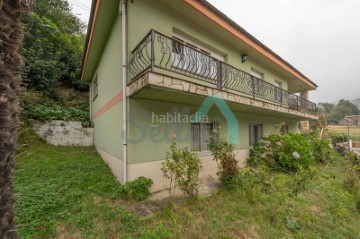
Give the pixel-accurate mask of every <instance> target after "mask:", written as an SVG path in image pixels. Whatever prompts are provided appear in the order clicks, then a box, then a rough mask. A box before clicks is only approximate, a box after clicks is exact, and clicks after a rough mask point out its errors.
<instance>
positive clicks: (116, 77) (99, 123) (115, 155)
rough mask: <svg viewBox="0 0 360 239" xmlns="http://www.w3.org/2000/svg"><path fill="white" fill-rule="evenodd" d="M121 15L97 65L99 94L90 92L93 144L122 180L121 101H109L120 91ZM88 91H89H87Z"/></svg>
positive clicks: (113, 27)
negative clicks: (94, 95) (94, 96)
mask: <svg viewBox="0 0 360 239" xmlns="http://www.w3.org/2000/svg"><path fill="white" fill-rule="evenodd" d="M121 57H122V50H121V17H119V16H118V17H117V19H116V21H115V22H114V24H113V26H112V32H111V34H110V36H109V39H108V40H107V44H106V47H105V49H104V51H103V53H102V57H101V60H100V62H99V65H98V67H97V70H96V73H97V75H98V96H97V97H96V98H95V99H94V100H93V96H92V95H91V94H90V102H91V105H90V107H91V116H92V120H93V122H94V144H95V146H96V148H97V150H98V151H99V153H100V155H101V156H102V158H103V159H104V160H105V161H106V162H107V163H108V164H109V166H110V168H111V170H112V171H113V173H114V174H115V175H116V176H117V178H118V179H119V181H121V182H122V181H123V161H122V158H123V156H122V153H123V150H122V139H121V132H122V107H123V104H122V102H121V101H120V102H116V103H114V102H112V101H114V98H117V97H118V96H119V93H121V91H122V59H121ZM90 92H91V91H90Z"/></svg>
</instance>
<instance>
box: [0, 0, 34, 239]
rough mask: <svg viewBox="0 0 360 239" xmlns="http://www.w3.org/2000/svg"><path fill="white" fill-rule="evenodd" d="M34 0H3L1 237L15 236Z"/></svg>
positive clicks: (0, 0) (0, 31) (0, 44)
mask: <svg viewBox="0 0 360 239" xmlns="http://www.w3.org/2000/svg"><path fill="white" fill-rule="evenodd" d="M31 6H32V0H0V238H15V237H16V230H15V223H14V216H15V213H14V202H15V200H14V196H13V172H14V164H15V150H16V130H17V127H18V122H19V120H18V117H17V104H18V98H19V95H20V92H21V89H22V87H21V81H22V79H21V70H22V67H23V64H24V63H23V62H24V61H23V58H22V57H21V55H20V54H19V48H20V44H21V40H22V38H23V35H24V34H23V25H22V24H21V17H23V16H24V14H28V13H29V12H30V9H31Z"/></svg>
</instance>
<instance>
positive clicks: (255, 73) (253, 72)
mask: <svg viewBox="0 0 360 239" xmlns="http://www.w3.org/2000/svg"><path fill="white" fill-rule="evenodd" d="M250 75H252V76H254V77H255V78H257V79H260V80H262V79H263V78H264V74H263V73H261V72H259V71H257V70H254V69H253V68H251V71H250ZM254 83H255V84H254V85H253V93H255V94H260V92H259V91H260V82H259V81H258V80H255V81H254Z"/></svg>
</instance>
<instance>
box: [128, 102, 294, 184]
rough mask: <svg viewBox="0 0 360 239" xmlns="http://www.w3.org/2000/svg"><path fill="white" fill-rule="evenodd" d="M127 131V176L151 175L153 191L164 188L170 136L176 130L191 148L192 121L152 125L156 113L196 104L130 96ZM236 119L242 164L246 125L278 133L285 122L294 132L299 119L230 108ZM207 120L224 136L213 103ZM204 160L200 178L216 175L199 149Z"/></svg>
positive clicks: (182, 142) (190, 111) (246, 149)
mask: <svg viewBox="0 0 360 239" xmlns="http://www.w3.org/2000/svg"><path fill="white" fill-rule="evenodd" d="M129 104H130V109H131V110H130V112H129V134H130V140H129V142H128V149H129V151H128V155H129V157H128V160H129V161H128V163H129V165H128V173H129V178H128V179H129V180H133V179H135V178H137V177H139V176H146V177H150V178H152V179H153V180H154V182H155V184H154V186H153V188H152V191H158V190H160V189H163V185H167V182H166V180H165V179H163V178H162V172H161V170H160V168H161V162H162V161H163V160H164V159H165V156H166V152H168V151H169V149H170V144H171V141H172V138H171V136H172V135H173V134H176V136H177V138H176V141H177V142H178V144H179V145H180V146H181V147H188V148H191V124H190V123H159V126H158V127H152V126H151V125H152V124H153V123H154V122H153V120H154V119H155V116H153V114H154V115H156V116H159V115H166V113H167V112H169V113H174V112H179V113H181V114H182V115H185V114H186V115H188V114H190V115H194V114H195V113H196V112H197V110H198V109H199V106H188V105H181V104H174V103H167V102H160V101H155V100H146V99H139V98H130V101H129ZM233 113H234V115H235V117H236V118H237V120H238V122H239V143H238V144H237V145H236V148H235V150H236V155H237V159H238V161H239V162H240V163H241V165H244V162H245V160H246V158H247V157H248V154H249V150H250V149H251V146H249V125H250V124H263V135H269V134H271V133H279V125H280V124H281V123H283V122H284V123H285V124H286V125H288V126H289V131H292V132H296V131H297V130H298V129H297V127H298V122H297V121H292V120H284V119H281V118H273V117H264V116H262V115H260V114H259V115H257V114H252V115H249V114H245V113H242V112H233ZM208 117H209V121H210V122H211V121H215V120H216V121H219V122H220V138H225V139H226V138H227V123H226V120H225V118H224V117H223V116H222V114H221V113H220V111H219V110H217V109H216V108H215V107H213V108H212V109H211V110H210V112H209V113H208ZM199 156H200V158H201V159H202V161H203V166H204V169H203V170H202V172H201V178H203V179H204V178H206V177H208V176H211V177H216V170H217V165H216V163H215V162H214V161H213V160H212V156H211V154H210V152H209V151H203V152H199Z"/></svg>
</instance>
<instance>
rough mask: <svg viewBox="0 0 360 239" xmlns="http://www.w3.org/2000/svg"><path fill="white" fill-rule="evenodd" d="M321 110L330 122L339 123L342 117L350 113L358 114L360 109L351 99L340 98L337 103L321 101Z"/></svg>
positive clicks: (319, 106) (319, 105)
mask: <svg viewBox="0 0 360 239" xmlns="http://www.w3.org/2000/svg"><path fill="white" fill-rule="evenodd" d="M318 108H319V112H320V114H321V115H323V116H324V118H325V119H327V121H328V122H329V123H335V124H337V123H338V122H339V121H340V120H341V119H342V118H344V117H345V116H348V115H358V114H360V110H359V109H358V107H357V106H356V105H354V104H352V103H351V102H350V101H349V100H344V99H342V100H340V101H339V102H338V104H337V105H335V104H331V103H325V102H322V103H319V104H318Z"/></svg>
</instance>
